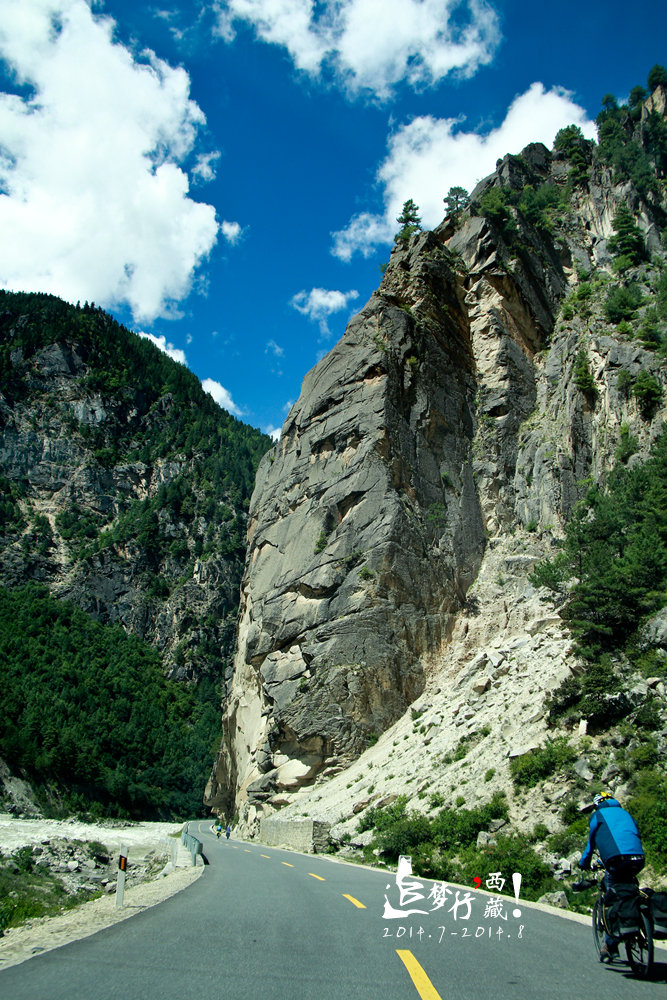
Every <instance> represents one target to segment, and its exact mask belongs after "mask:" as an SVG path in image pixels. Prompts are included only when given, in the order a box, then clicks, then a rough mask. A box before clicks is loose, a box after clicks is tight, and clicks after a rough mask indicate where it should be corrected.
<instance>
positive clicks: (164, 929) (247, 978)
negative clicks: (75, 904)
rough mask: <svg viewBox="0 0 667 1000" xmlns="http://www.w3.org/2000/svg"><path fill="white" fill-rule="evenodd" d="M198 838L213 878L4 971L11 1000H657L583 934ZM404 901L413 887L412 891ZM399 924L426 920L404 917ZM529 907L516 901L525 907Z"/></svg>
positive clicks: (289, 856)
mask: <svg viewBox="0 0 667 1000" xmlns="http://www.w3.org/2000/svg"><path fill="white" fill-rule="evenodd" d="M208 827H209V824H208V823H207V822H206V821H202V822H201V823H197V822H195V823H191V824H190V831H191V832H192V833H194V834H195V835H196V836H198V837H200V839H201V840H202V841H203V843H204V851H205V854H206V856H207V858H208V860H209V865H208V867H207V869H206V872H205V873H204V876H203V877H202V878H200V879H199V880H198V881H197V882H195V883H194V884H193V885H192V886H191V887H190V888H188V889H186V890H184V891H183V892H180V893H178V894H177V895H176V896H173V897H172V898H170V899H169V900H167V901H166V902H164V903H162V904H160V905H159V906H155V907H153V908H151V909H150V910H146V911H144V912H142V913H140V914H138V915H137V916H135V917H133V918H132V919H131V920H126V921H123V922H122V923H120V924H116V925H114V926H112V927H109V928H107V929H106V930H103V931H100V932H99V933H97V934H95V935H93V936H91V937H89V938H86V939H84V940H82V941H76V942H74V943H72V944H70V945H67V946H65V947H63V948H58V949H56V950H54V951H51V952H48V953H47V954H44V955H40V956H37V957H35V958H33V959H31V960H30V961H28V962H24V963H23V964H22V965H17V966H14V967H12V968H9V969H6V970H4V971H2V972H0V997H3V998H4V997H7V998H8V1000H9V998H11V1000H35V998H37V997H39V998H40V1000H194V998H197V1000H220V998H221V997H224V998H225V1000H315V998H317V1000H320V998H321V1000H572V998H573V997H575V996H578V995H580V993H581V991H582V990H583V989H585V990H586V991H587V992H590V991H593V992H597V991H601V992H604V995H605V1000H630V998H633V1000H634V998H636V996H637V991H638V989H641V994H642V1000H653V998H654V997H656V998H657V997H658V996H660V997H661V1000H663V994H664V988H665V987H664V984H665V981H667V965H661V964H658V966H657V970H656V979H655V981H653V982H650V983H642V984H638V983H637V981H636V980H634V979H632V978H631V977H630V976H629V974H628V970H627V968H626V967H624V966H621V965H619V966H613V967H607V966H601V965H600V964H599V963H598V962H597V961H596V958H595V955H594V950H593V941H592V935H591V932H590V928H589V927H588V926H586V925H583V924H581V923H576V922H573V921H570V920H565V919H562V918H560V917H558V916H555V915H551V914H547V913H544V912H542V911H540V910H535V909H532V908H530V907H527V906H525V904H524V906H523V907H521V915H520V917H515V916H514V909H515V906H513V905H511V900H507V899H505V900H504V901H503V907H502V910H501V911H500V912H496V911H497V908H496V909H495V910H494V908H492V907H489V905H488V904H489V896H488V895H483V894H479V893H478V894H476V893H475V892H474V891H472V892H471V894H470V895H466V892H464V891H459V895H458V896H457V895H456V892H455V890H454V889H450V890H449V892H446V893H445V894H444V896H443V894H442V893H441V894H440V895H439V896H438V895H437V894H436V895H433V896H431V895H430V893H431V890H432V887H433V884H432V883H427V882H424V883H422V886H421V891H420V888H419V887H415V890H414V892H415V898H414V899H413V900H412V901H410V900H409V897H408V896H407V895H406V894H405V893H404V894H403V898H402V899H401V892H400V890H399V887H398V885H397V883H396V878H395V876H391V875H388V873H387V872H381V871H375V870H369V869H367V868H362V867H358V866H354V865H349V864H344V863H341V862H337V861H335V860H334V859H330V858H328V857H322V856H313V855H303V854H297V853H294V852H288V851H281V850H278V849H276V848H267V847H263V846H261V845H259V844H254V843H253V844H247V843H243V842H240V841H235V840H229V841H227V840H225V838H224V837H223V838H222V839H221V840H219V841H218V840H217V839H216V837H215V836H214V835H213V834H212V833H211V832H210V830H209V828H208ZM404 888H405V885H404ZM387 905H388V906H389V907H391V908H393V910H394V911H398V910H402V911H405V910H407V909H414V910H422V911H424V912H422V913H412V914H410V915H407V916H405V915H404V916H392V917H389V916H385V907H387ZM519 906H521V904H519Z"/></svg>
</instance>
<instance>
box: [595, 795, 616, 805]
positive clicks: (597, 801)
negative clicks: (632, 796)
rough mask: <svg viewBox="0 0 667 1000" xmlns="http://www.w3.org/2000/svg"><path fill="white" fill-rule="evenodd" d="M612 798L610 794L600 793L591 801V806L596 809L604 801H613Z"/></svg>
mask: <svg viewBox="0 0 667 1000" xmlns="http://www.w3.org/2000/svg"><path fill="white" fill-rule="evenodd" d="M613 797H614V796H613V795H612V794H611V792H600V794H599V795H596V796H595V798H594V799H593V805H594V806H595V808H596V809H597V807H598V806H599V805H601V803H602V802H604V801H605V799H613Z"/></svg>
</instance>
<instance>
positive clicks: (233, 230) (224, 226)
mask: <svg viewBox="0 0 667 1000" xmlns="http://www.w3.org/2000/svg"><path fill="white" fill-rule="evenodd" d="M220 230H221V232H222V235H223V236H224V238H225V239H226V240H227V242H228V243H231V244H232V246H234V244H235V243H238V241H239V240H240V239H241V236H242V234H243V230H242V228H241V226H240V224H239V223H238V222H222V223H221V224H220Z"/></svg>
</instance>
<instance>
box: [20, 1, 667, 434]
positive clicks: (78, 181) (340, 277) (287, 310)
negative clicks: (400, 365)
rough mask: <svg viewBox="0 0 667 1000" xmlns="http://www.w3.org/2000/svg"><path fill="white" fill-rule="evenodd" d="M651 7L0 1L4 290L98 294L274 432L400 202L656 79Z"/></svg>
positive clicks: (380, 248)
mask: <svg viewBox="0 0 667 1000" xmlns="http://www.w3.org/2000/svg"><path fill="white" fill-rule="evenodd" d="M666 38H667V8H666V7H665V4H664V2H657V0H656V2H653V0H637V2H635V3H634V4H633V5H632V8H631V10H629V8H628V5H627V4H626V3H621V2H620V0H608V2H605V3H604V4H602V3H590V2H589V3H581V0H579V2H577V3H574V2H571V0H561V2H560V3H559V4H558V5H557V6H555V7H550V8H546V7H542V5H539V8H538V5H536V4H535V3H533V2H531V3H528V2H526V0H497V2H493V0H488V2H484V0H460V2H455V0H322V2H317V3H315V2H314V0H219V2H215V3H205V4H202V3H199V2H185V0H182V2H168V0H157V2H156V4H155V5H148V4H147V5H137V4H136V3H135V2H130V0H106V2H104V3H101V2H94V3H92V6H91V4H90V3H88V2H87V0H21V3H16V0H0V69H1V71H2V73H1V75H0V86H1V88H2V91H3V92H2V93H0V231H2V234H3V238H2V240H1V241H0V244H1V246H0V287H5V288H11V289H15V290H19V289H26V290H42V291H50V292H54V293H56V294H59V295H62V296H63V297H64V298H66V299H68V300H70V301H74V302H76V301H78V300H80V301H82V302H83V301H85V300H88V301H95V302H96V303H98V304H99V305H103V306H104V307H105V308H107V309H109V310H110V311H111V312H112V313H113V314H114V315H115V316H116V317H117V318H118V319H120V320H121V321H122V322H124V323H125V324H126V325H128V326H129V327H131V328H132V329H135V330H137V331H140V332H143V333H146V334H149V335H151V336H152V337H154V338H156V339H157V341H158V342H159V343H160V344H161V345H162V346H163V348H165V349H167V350H169V351H170V352H171V353H172V354H173V355H174V356H175V357H177V358H178V359H180V360H182V361H185V363H187V365H188V366H189V367H190V368H191V369H192V371H193V372H195V374H196V375H197V376H198V377H199V378H200V379H202V381H203V383H204V386H205V387H206V388H208V389H209V390H210V391H211V392H212V394H213V395H214V396H215V397H216V398H217V399H218V401H219V402H221V404H222V405H224V406H225V407H226V408H227V409H230V410H231V411H232V412H233V413H235V414H236V415H237V416H240V417H241V418H242V419H244V420H246V421H247V422H248V423H251V424H253V425H254V426H257V427H260V428H262V429H263V430H267V431H269V432H271V431H275V430H276V429H277V428H279V427H280V425H281V424H282V422H283V420H284V419H285V416H286V413H287V409H288V407H289V405H290V404H291V403H292V402H294V400H295V399H296V398H297V396H298V394H299V391H300V386H301V381H302V379H303V376H304V375H305V373H306V372H307V371H308V370H309V369H310V368H311V367H312V366H313V365H314V364H315V363H316V361H317V360H318V359H319V358H320V357H321V356H322V354H323V353H325V352H326V351H327V350H328V349H329V348H330V347H331V346H332V345H333V343H335V341H336V340H337V339H338V338H339V337H340V336H341V335H342V333H343V331H344V329H345V325H346V322H347V320H348V319H349V317H350V316H351V315H352V314H353V313H354V312H356V311H357V310H358V309H360V308H361V307H362V306H363V304H364V303H365V302H366V301H367V299H368V297H369V296H370V294H371V292H372V291H373V290H374V289H375V288H376V287H377V285H378V284H379V281H380V274H379V266H380V265H381V264H382V263H383V262H385V261H386V260H387V259H388V257H389V252H390V249H391V242H392V236H393V233H394V232H395V230H396V229H397V228H398V227H397V226H396V224H395V219H396V215H397V214H398V212H399V211H400V207H401V205H402V203H403V202H404V201H405V200H406V199H407V198H413V199H414V200H415V201H416V202H417V204H418V205H419V206H420V208H421V211H422V217H423V221H424V225H425V227H429V226H434V225H437V223H438V222H439V221H440V220H441V218H442V215H443V207H442V199H443V198H444V196H445V195H446V193H447V191H448V189H449V187H451V186H452V185H454V184H461V185H463V186H464V187H466V188H468V189H471V188H472V187H473V186H474V184H475V183H476V181H477V180H479V179H480V178H481V177H483V176H485V175H486V174H487V173H489V172H490V171H491V170H492V169H493V166H494V164H495V161H496V159H497V158H498V157H499V156H502V155H504V154H505V153H507V152H519V150H520V149H521V148H522V147H523V146H524V145H526V144H527V143H528V142H530V141H533V140H537V139H540V140H542V141H544V142H546V143H547V144H549V145H550V144H551V143H552V141H553V138H554V136H555V134H556V131H557V130H558V129H559V128H561V127H562V126H564V125H567V124H570V123H571V122H576V123H577V124H579V125H581V127H582V128H583V130H584V132H585V133H586V134H587V135H589V136H590V137H594V136H595V129H594V126H593V123H592V119H594V118H595V115H596V114H597V112H598V110H599V108H600V100H601V98H602V96H603V95H604V94H606V93H607V92H611V93H613V94H615V95H616V96H617V97H618V98H619V99H624V98H625V97H627V94H628V93H629V91H630V89H631V88H632V87H633V86H635V85H636V84H645V82H646V75H647V73H648V71H649V69H650V68H651V67H652V66H653V65H654V64H655V63H661V64H663V65H664V64H665V63H667V51H665V39H666Z"/></svg>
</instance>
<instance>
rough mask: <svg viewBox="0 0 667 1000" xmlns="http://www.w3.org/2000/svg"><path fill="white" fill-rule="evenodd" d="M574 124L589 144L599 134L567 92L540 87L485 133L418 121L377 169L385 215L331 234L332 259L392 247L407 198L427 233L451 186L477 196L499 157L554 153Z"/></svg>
mask: <svg viewBox="0 0 667 1000" xmlns="http://www.w3.org/2000/svg"><path fill="white" fill-rule="evenodd" d="M570 124H575V125H579V126H580V127H581V129H582V131H583V132H584V135H586V136H587V138H594V137H595V135H596V129H595V125H594V123H593V122H591V121H589V120H588V119H587V117H586V113H585V111H584V110H583V108H581V107H579V105H577V104H575V103H574V101H573V99H572V95H571V94H570V93H569V92H568V91H566V90H563V89H562V88H554V89H552V90H548V91H546V90H545V89H544V87H543V86H542V84H541V83H534V84H532V86H531V87H530V88H529V89H528V90H527V91H526V92H525V93H524V94H521V95H519V96H518V97H516V98H515V100H514V101H513V102H512V104H511V105H510V107H509V109H508V111H507V114H506V116H505V119H504V121H503V122H502V123H501V124H500V125H499V126H498V127H497V128H495V129H492V130H491V131H489V132H487V133H486V134H480V133H477V132H464V131H463V130H462V129H461V120H457V119H454V118H433V117H431V116H430V115H426V116H422V117H419V118H415V119H414V120H413V121H411V122H410V123H409V124H407V125H403V126H401V128H399V129H398V130H397V131H396V132H395V133H394V135H392V136H391V138H390V140H389V152H388V155H387V157H386V159H385V160H384V161H383V162H382V163H381V164H380V166H379V168H378V170H377V175H376V176H377V180H378V183H379V184H380V185H381V187H382V188H383V200H384V211H383V212H382V213H381V214H378V215H372V214H370V213H368V212H366V213H361V214H359V215H355V216H353V218H352V219H351V220H350V222H349V223H348V225H347V226H346V228H345V229H343V230H341V231H339V232H337V233H333V234H332V235H333V240H334V242H333V247H332V253H333V255H334V256H335V257H338V258H339V259H341V260H346V261H347V260H350V258H351V257H352V256H353V254H355V253H361V254H363V255H364V256H365V257H368V256H370V255H371V254H372V253H373V252H374V250H375V248H376V247H378V246H381V245H386V244H389V243H391V242H392V240H393V236H394V234H395V233H396V232H397V230H398V228H399V227H398V224H397V222H396V218H397V216H398V215H399V214H400V212H401V208H402V206H403V204H404V202H405V201H407V199H408V198H413V199H414V200H415V201H416V203H417V204H418V206H419V209H420V215H421V219H422V223H423V225H424V227H425V228H427V229H429V228H433V227H434V226H436V225H438V223H440V222H441V221H442V219H443V217H444V211H445V210H444V205H443V198H444V197H445V195H446V194H447V192H448V191H449V189H450V187H453V186H454V185H461V186H462V187H465V188H467V189H468V190H472V188H473V187H474V186H475V185H476V183H477V182H478V181H480V180H481V179H482V178H483V177H485V176H486V175H487V174H489V173H491V172H492V171H493V170H494V168H495V164H496V160H497V159H499V158H500V157H502V156H505V155H506V154H507V153H519V152H520V151H521V150H522V149H523V148H524V147H525V146H526V145H527V144H528V143H529V142H543V143H544V144H545V145H546V146H547V147H548V148H551V146H552V144H553V140H554V138H555V136H556V133H557V132H558V130H559V129H561V128H563V127H564V126H565V125H570Z"/></svg>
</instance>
